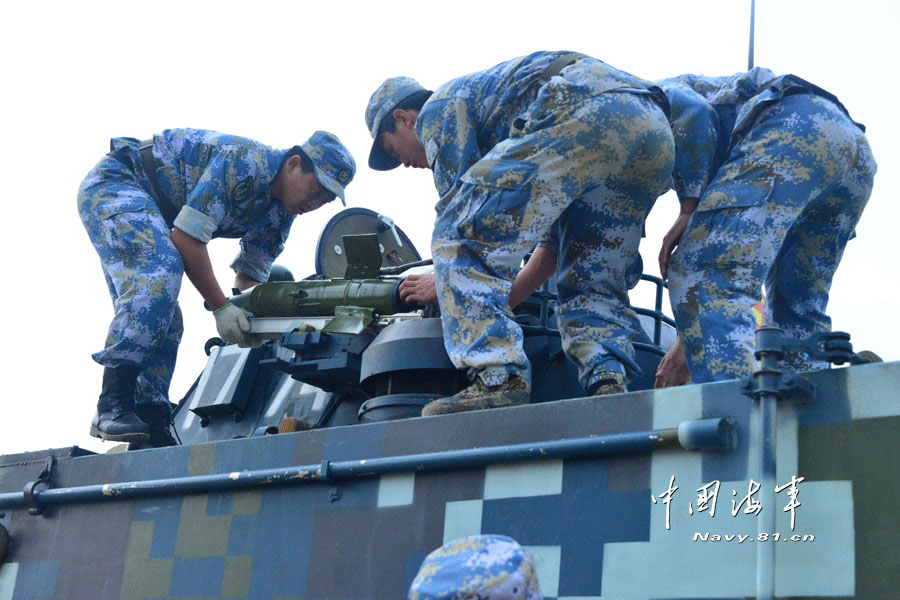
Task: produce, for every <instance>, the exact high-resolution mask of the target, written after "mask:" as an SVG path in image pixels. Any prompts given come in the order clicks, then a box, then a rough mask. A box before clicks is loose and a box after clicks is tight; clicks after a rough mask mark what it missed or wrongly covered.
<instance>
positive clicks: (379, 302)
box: [231, 279, 422, 317]
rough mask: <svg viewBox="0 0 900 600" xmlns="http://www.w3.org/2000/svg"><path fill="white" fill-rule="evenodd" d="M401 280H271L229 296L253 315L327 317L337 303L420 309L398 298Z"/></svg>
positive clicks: (384, 311)
mask: <svg viewBox="0 0 900 600" xmlns="http://www.w3.org/2000/svg"><path fill="white" fill-rule="evenodd" d="M399 285H400V280H390V279H389V280H381V279H330V280H324V281H319V280H304V281H272V282H268V283H260V284H259V285H257V286H254V287H253V288H251V289H249V290H247V291H245V292H243V293H242V294H239V295H237V296H233V297H232V298H231V302H232V303H234V304H235V305H237V306H239V307H241V308H243V309H245V310H248V311H250V313H252V315H253V316H254V317H328V316H333V315H334V314H335V313H334V311H335V308H337V307H338V306H359V307H362V308H371V309H373V310H374V311H375V313H376V314H380V315H392V314H395V313H399V312H411V311H414V310H417V309H419V308H422V307H421V306H418V305H414V304H406V303H404V302H402V301H401V300H400V296H399V294H398V287H399Z"/></svg>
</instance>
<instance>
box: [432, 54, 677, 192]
mask: <svg viewBox="0 0 900 600" xmlns="http://www.w3.org/2000/svg"><path fill="white" fill-rule="evenodd" d="M563 54H567V52H564V51H558V52H545V51H540V52H535V53H533V54H529V55H528V56H523V57H519V58H515V59H513V60H510V61H506V62H503V63H500V64H499V65H496V66H494V67H491V68H490V69H486V70H484V71H479V72H476V73H472V74H470V75H464V76H462V77H457V78H456V79H453V80H452V81H450V82H448V83H446V84H444V85H442V86H441V87H439V88H438V89H437V90H435V92H434V94H432V96H431V97H430V98H429V99H428V101H427V102H426V103H425V105H424V106H423V107H422V110H421V111H420V112H419V116H418V118H417V120H416V135H417V137H418V138H419V141H420V142H421V143H422V146H423V147H424V148H425V155H426V157H427V159H428V164H429V165H430V166H431V168H432V170H433V172H434V182H435V186H436V187H437V190H438V193H439V194H440V196H441V197H442V198H443V197H444V196H446V194H447V193H448V192H449V191H450V190H451V189H453V187H454V186H455V184H456V183H457V181H458V180H459V178H460V177H461V176H462V175H463V174H464V173H465V172H466V171H467V170H468V169H469V168H470V167H471V166H472V165H474V164H475V163H476V162H478V160H479V159H480V158H481V157H482V156H484V155H485V154H486V153H487V152H488V151H489V150H490V149H491V148H493V147H494V146H496V145H497V144H498V143H500V142H502V141H503V140H505V139H507V138H509V137H510V130H511V128H512V127H513V125H514V122H515V121H516V120H517V119H519V118H520V117H528V118H539V117H540V116H541V115H539V114H529V115H526V112H527V111H528V110H529V108H531V111H532V112H534V111H535V110H536V109H537V111H538V112H539V111H540V108H539V107H533V106H530V105H531V104H532V102H533V101H534V100H535V98H536V97H537V93H538V90H539V89H540V88H541V86H542V85H544V84H545V83H547V80H546V79H544V78H543V77H542V76H543V71H544V69H546V68H547V67H548V66H549V65H550V63H552V62H553V61H554V60H555V59H556V58H558V57H559V56H561V55H563ZM588 60H596V59H590V58H589V59H588ZM596 62H597V63H599V64H600V65H602V66H603V68H602V69H599V70H598V71H599V72H600V76H599V77H592V78H590V79H588V80H585V81H573V82H571V86H570V87H569V90H570V91H571V94H572V97H571V98H569V99H568V100H569V101H578V100H580V99H584V98H590V97H592V96H596V95H598V94H602V93H604V92H608V91H612V90H621V91H632V92H638V93H652V92H651V90H653V91H657V88H655V87H654V86H653V84H652V83H651V82H648V81H645V80H643V79H640V78H638V77H635V76H633V75H630V74H628V73H626V72H624V71H620V70H618V69H616V68H614V67H611V66H609V65H606V64H604V63H601V62H600V61H596ZM659 95H660V97H661V96H662V94H659ZM662 101H663V102H664V99H663V100H662Z"/></svg>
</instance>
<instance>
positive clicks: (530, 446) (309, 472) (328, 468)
mask: <svg viewBox="0 0 900 600" xmlns="http://www.w3.org/2000/svg"><path fill="white" fill-rule="evenodd" d="M735 427H736V426H735V423H734V421H733V420H732V419H731V418H729V417H722V418H712V419H698V420H691V421H683V422H682V423H681V424H679V426H678V427H677V428H671V429H654V430H648V431H636V432H630V433H617V434H609V435H601V436H596V437H584V438H575V439H569V440H551V441H546V442H531V443H526V444H511V445H503V446H491V447H486V448H469V449H464V450H448V451H443V452H430V453H426V454H410V455H406V456H392V457H382V458H369V459H364V460H345V461H335V462H332V461H327V460H326V461H323V462H322V463H321V464H313V465H303V466H290V467H281V468H275V469H262V470H255V471H236V472H233V473H220V474H215V475H200V476H192V477H179V478H171V479H155V480H150V481H129V482H124V483H106V484H101V485H89V486H82V487H69V488H52V489H43V490H37V489H34V487H35V486H34V485H32V484H28V486H26V489H27V488H29V487H30V488H31V491H30V494H26V493H25V492H17V493H7V494H0V510H4V509H22V508H40V511H42V510H43V508H44V507H47V506H54V505H63V504H80V503H89V502H108V501H114V500H135V499H140V498H149V497H159V496H173V495H180V494H200V493H209V492H222V491H228V490H236V489H248V488H257V487H270V486H284V485H292V484H302V483H329V484H331V483H334V482H336V481H340V480H345V479H358V478H366V477H375V476H380V475H389V474H394V473H406V472H422V471H446V470H454V469H467V468H472V467H479V466H487V465H491V464H503V463H512V462H522V461H536V460H547V459H566V458H584V457H595V458H606V457H613V456H623V455H636V454H648V453H650V452H652V451H654V450H656V449H658V448H674V447H681V448H683V449H685V450H699V451H713V450H719V451H722V450H731V449H733V448H734V445H735V440H736V433H735V431H736V429H735ZM26 496H27V497H26ZM40 511H38V512H40ZM38 512H35V513H33V514H38Z"/></svg>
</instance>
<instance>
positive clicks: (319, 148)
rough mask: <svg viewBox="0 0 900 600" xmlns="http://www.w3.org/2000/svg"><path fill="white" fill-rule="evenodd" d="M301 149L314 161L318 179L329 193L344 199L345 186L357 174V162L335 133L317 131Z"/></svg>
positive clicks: (343, 201)
mask: <svg viewBox="0 0 900 600" xmlns="http://www.w3.org/2000/svg"><path fill="white" fill-rule="evenodd" d="M300 148H301V149H302V150H303V151H304V152H305V153H306V155H307V156H308V157H309V158H310V160H312V163H313V168H314V170H315V173H316V179H318V180H319V183H320V184H321V185H322V187H324V188H325V189H326V190H328V191H329V192H331V193H333V194H334V195H335V196H337V197H338V198H340V199H341V203H342V204H343V205H344V206H347V201H346V199H345V198H344V186H346V185H347V184H348V183H350V182H351V181H352V180H353V176H354V175H355V174H356V161H355V160H353V155H352V154H350V151H349V150H347V148H346V146H344V145H343V144H342V143H341V140H339V139H338V138H337V136H336V135H334V134H333V133H328V132H327V131H317V132H315V133H314V134H312V136H310V138H309V139H308V140H306V142H304V143H303V145H302V146H300Z"/></svg>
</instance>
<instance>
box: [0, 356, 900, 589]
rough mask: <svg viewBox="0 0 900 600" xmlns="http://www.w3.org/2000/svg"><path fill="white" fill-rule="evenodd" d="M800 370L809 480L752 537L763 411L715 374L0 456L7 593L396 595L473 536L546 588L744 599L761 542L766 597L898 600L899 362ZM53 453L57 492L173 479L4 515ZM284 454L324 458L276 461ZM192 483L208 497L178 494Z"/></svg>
mask: <svg viewBox="0 0 900 600" xmlns="http://www.w3.org/2000/svg"><path fill="white" fill-rule="evenodd" d="M807 378H808V380H809V381H810V382H811V383H813V384H814V385H815V388H816V393H815V396H814V397H813V398H812V399H809V400H806V401H804V402H794V401H790V400H785V401H783V402H782V403H781V404H779V407H778V418H777V454H776V457H777V477H776V481H777V484H778V485H779V486H782V485H784V484H788V483H789V482H791V480H792V479H793V478H794V476H799V477H803V478H804V479H803V480H802V481H799V482H797V483H795V486H794V487H795V489H796V492H795V494H794V498H795V500H796V502H799V505H795V506H794V507H793V509H787V510H785V509H786V507H788V505H790V504H793V502H792V501H791V496H790V494H791V487H790V486H788V487H786V488H785V489H783V490H782V491H781V492H779V493H777V494H775V495H774V505H762V506H761V510H762V511H764V512H765V511H777V519H776V527H775V530H774V531H770V532H765V533H766V534H768V535H767V536H766V537H765V538H763V537H762V536H760V535H758V533H757V516H756V515H755V514H753V510H755V509H754V508H753V507H754V502H753V501H754V497H751V498H750V499H749V501H743V500H744V497H745V496H746V495H747V494H748V486H749V485H750V481H751V480H754V481H759V480H760V477H759V475H758V468H757V460H756V455H757V452H758V440H757V438H758V435H757V431H758V428H759V424H758V409H757V406H756V403H755V401H754V400H752V399H750V398H748V397H746V396H744V395H742V393H741V387H740V385H739V383H738V382H724V383H719V384H708V385H702V386H701V385H698V386H688V387H684V388H675V389H669V390H662V391H655V392H653V391H647V392H635V393H630V394H622V395H618V396H611V397H606V398H601V399H595V398H583V399H572V400H562V401H556V402H547V403H543V404H538V405H530V406H524V407H517V408H507V409H500V410H493V411H485V412H478V413H467V414H459V415H448V416H441V417H430V418H416V419H409V420H404V421H390V422H380V423H371V424H365V425H355V426H347V427H336V428H332V429H323V430H313V431H307V432H301V433H290V434H282V435H272V436H264V437H256V438H246V439H238V440H230V441H223V442H217V443H210V444H198V445H194V446H190V447H185V446H182V447H173V448H164V449H155V450H142V451H135V452H129V453H126V454H108V455H95V456H79V455H78V454H79V452H77V451H72V450H63V451H53V452H51V451H48V452H46V453H38V454H29V455H19V456H6V457H0V500H2V499H4V498H5V499H6V501H7V508H5V509H4V508H0V512H3V513H4V516H3V518H2V519H0V523H2V525H3V526H4V527H5V528H6V529H7V530H8V531H9V534H10V543H9V551H8V555H7V556H6V559H5V563H4V564H3V565H2V567H0V600H13V599H14V600H18V599H24V598H58V599H66V600H76V599H90V600H99V599H113V598H122V599H151V598H152V599H156V598H222V599H225V598H228V599H231V598H248V599H263V598H265V599H272V598H281V599H288V598H291V599H297V598H304V599H306V600H310V599H314V598H328V599H351V598H379V599H380V598H393V599H396V598H402V597H404V596H405V592H406V589H407V587H408V586H409V584H410V582H411V580H412V578H413V576H414V575H415V573H416V571H417V569H418V567H419V564H420V563H421V561H422V559H423V558H424V556H425V555H426V554H427V553H428V552H430V551H431V550H433V549H435V548H437V547H438V546H440V545H441V544H442V543H444V542H446V541H449V540H451V539H455V538H458V537H462V536H467V535H471V534H477V533H498V534H505V535H509V536H511V537H513V538H515V539H516V540H518V541H519V542H520V543H521V544H522V545H523V546H525V547H526V548H527V549H528V550H529V551H530V552H531V553H532V554H533V555H534V557H535V559H536V561H537V565H538V574H539V578H540V583H541V588H542V592H543V594H544V597H545V598H549V599H554V598H556V599H561V598H567V599H574V598H584V599H587V598H604V599H606V598H660V599H663V598H666V599H668V598H744V597H748V596H756V595H757V594H756V587H755V586H756V579H757V547H758V546H759V545H760V544H773V545H774V550H775V591H776V595H777V596H779V597H785V596H790V597H850V596H856V597H859V598H890V597H895V596H894V594H895V593H896V590H897V589H900V580H898V572H897V563H896V557H897V555H896V549H895V548H896V535H897V531H898V519H900V517H898V514H900V513H898V512H897V511H896V509H894V508H893V507H894V502H895V499H896V498H897V497H898V495H900V490H898V482H900V476H898V475H900V474H898V462H897V456H898V441H897V440H898V435H897V433H898V423H900V402H898V401H897V389H898V385H900V363H887V364H873V365H864V366H856V367H850V368H846V369H835V370H831V371H823V372H818V373H813V374H809V375H807ZM713 417H730V418H731V419H732V420H733V422H734V424H735V425H736V445H735V447H734V449H732V450H725V451H722V450H717V451H698V450H693V451H691V450H686V449H684V448H681V447H667V448H662V449H655V450H652V451H648V450H647V448H646V447H645V446H641V445H640V444H638V445H633V446H621V447H618V446H617V447H616V448H612V447H611V446H609V447H608V448H607V450H602V449H601V450H599V451H598V453H599V455H597V454H595V455H593V456H591V455H585V454H581V455H577V456H576V455H571V456H570V457H568V458H566V457H562V458H560V457H559V455H557V454H554V453H553V452H543V451H542V447H546V448H548V449H549V448H550V445H551V444H552V443H555V442H559V441H560V440H572V439H595V440H604V443H605V440H609V443H610V444H614V443H618V442H616V440H619V441H621V440H620V438H619V437H617V436H616V435H615V434H627V433H631V432H650V431H659V430H666V429H669V428H676V427H678V426H679V425H680V424H682V423H685V422H693V421H696V420H699V419H706V418H713ZM604 436H610V437H604ZM626 437H627V436H626ZM639 437H640V436H639ZM645 437H646V436H645ZM521 444H528V445H530V446H531V447H533V448H534V449H535V452H533V453H532V454H530V458H529V459H528V460H525V461H513V462H506V461H505V460H503V461H497V462H494V463H489V464H485V465H481V466H471V465H472V463H461V462H458V463H454V462H453V461H450V460H449V459H448V461H444V462H443V463H435V464H434V465H432V467H429V468H428V469H425V468H419V467H420V466H421V465H419V466H416V465H417V464H418V463H416V461H412V462H411V463H409V464H407V467H408V468H407V469H406V470H404V469H402V468H399V467H398V468H397V469H395V470H393V471H392V472H390V473H389V474H388V472H387V471H385V473H386V474H382V475H380V476H379V475H377V474H374V473H375V471H377V469H375V467H374V466H373V467H372V470H371V472H367V471H366V468H365V465H364V464H363V463H355V464H356V465H357V467H359V466H360V465H363V466H362V467H361V468H357V470H356V471H354V473H355V475H354V477H350V478H344V477H337V476H335V477H333V478H331V477H329V476H328V475H329V471H330V469H331V468H332V467H335V468H336V467H337V466H339V465H340V464H343V463H345V462H346V461H358V460H361V459H367V460H372V461H373V463H377V464H382V463H378V461H377V460H376V459H381V458H385V457H403V456H408V455H417V454H427V455H430V456H432V455H433V454H434V453H438V452H445V451H456V450H463V449H473V448H482V447H499V446H504V445H513V446H516V445H521ZM554 447H555V446H554ZM51 454H52V455H54V456H55V460H54V461H53V465H52V467H50V469H49V471H50V482H49V485H50V487H52V488H53V489H60V488H83V487H85V486H100V485H102V484H114V483H116V482H132V481H133V482H146V481H148V480H157V481H158V480H166V481H160V482H159V483H157V484H154V485H153V486H152V487H154V490H153V492H152V493H151V494H150V495H149V496H147V497H144V498H136V497H132V496H129V493H128V492H127V491H122V490H119V491H117V489H118V488H116V487H115V486H110V487H106V488H103V487H101V488H99V489H100V490H101V492H100V496H101V499H99V500H80V501H77V502H75V503H61V504H53V505H49V506H46V507H45V508H46V510H45V512H44V514H41V515H32V514H29V512H28V511H27V510H25V509H24V508H22V507H21V506H16V507H12V508H10V507H9V502H10V500H9V499H10V498H12V497H13V495H14V494H21V492H22V489H23V487H25V486H26V484H27V483H28V482H31V481H34V480H36V479H37V478H38V475H39V473H40V472H41V471H42V470H44V469H45V467H46V465H47V460H46V457H47V456H50V455H51ZM453 456H457V455H455V454H454V455H453ZM423 460H424V459H423ZM323 461H324V462H323ZM422 464H424V462H423V463H422ZM298 465H312V468H313V469H316V470H317V471H316V472H315V473H312V474H311V473H307V472H303V473H298V472H294V474H293V476H292V478H288V477H282V476H280V475H278V474H277V470H278V469H283V468H286V467H290V466H298ZM265 469H269V470H273V471H270V473H274V474H272V475H271V476H270V477H269V478H268V479H266V478H263V479H261V480H259V481H257V482H255V483H253V484H252V485H251V484H249V483H248V484H247V485H246V486H244V487H243V489H239V490H229V491H223V490H222V488H215V489H213V490H208V491H203V490H202V489H201V488H202V485H201V484H202V483H203V481H206V479H204V478H203V477H202V476H210V475H215V474H225V475H226V477H225V479H230V480H232V481H238V480H241V478H242V475H241V473H245V472H248V471H254V470H265ZM285 472H286V471H285ZM228 474H231V476H230V477H228V476H227V475H228ZM185 478H195V479H191V480H190V481H193V482H195V483H196V484H197V485H198V486H201V488H196V489H193V491H192V493H189V494H186V493H182V492H178V491H176V490H177V489H180V488H177V487H176V486H177V483H173V482H182V483H183V482H184V481H185ZM673 478H674V479H673ZM210 479H211V478H210ZM713 482H718V484H719V487H718V488H717V491H718V495H717V502H716V504H715V506H714V507H713V506H712V505H711V504H712V503H711V502H710V500H711V498H710V495H711V494H710V492H711V491H712V489H713V486H710V485H709V484H712V483H713ZM46 487H47V485H46V484H40V485H39V486H37V487H36V488H35V489H36V490H38V491H39V490H41V489H44V488H46ZM676 487H677V489H674V491H672V492H668V493H667V490H672V489H673V488H676ZM701 488H702V489H706V490H707V492H706V493H705V494H704V493H703V492H698V491H697V490H698V489H701ZM699 496H705V498H701V497H699ZM34 497H35V498H39V497H40V494H37V495H35V496H34ZM759 497H762V495H761V494H760V495H759V496H757V498H759ZM667 500H668V502H667ZM742 501H743V502H742ZM38 503H39V502H38ZM733 503H734V505H736V507H735V508H736V511H735V510H733ZM713 509H714V513H713ZM748 509H751V510H750V511H749V513H748ZM735 512H736V514H734V513H735ZM733 514H734V516H733ZM792 517H793V519H794V526H793V528H792V526H791V518H792ZM776 536H777V541H776ZM794 536H796V537H794ZM810 536H812V537H810Z"/></svg>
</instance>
